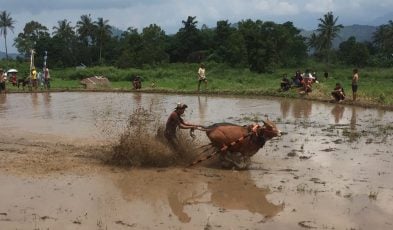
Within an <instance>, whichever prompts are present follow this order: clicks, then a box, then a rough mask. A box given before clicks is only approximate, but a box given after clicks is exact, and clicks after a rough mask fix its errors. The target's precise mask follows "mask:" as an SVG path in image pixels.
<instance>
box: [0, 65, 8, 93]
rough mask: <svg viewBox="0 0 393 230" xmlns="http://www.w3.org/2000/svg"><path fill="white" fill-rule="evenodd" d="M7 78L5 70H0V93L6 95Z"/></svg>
mask: <svg viewBox="0 0 393 230" xmlns="http://www.w3.org/2000/svg"><path fill="white" fill-rule="evenodd" d="M6 81H7V78H6V77H5V75H4V70H3V69H2V68H0V93H3V92H4V93H5V82H6Z"/></svg>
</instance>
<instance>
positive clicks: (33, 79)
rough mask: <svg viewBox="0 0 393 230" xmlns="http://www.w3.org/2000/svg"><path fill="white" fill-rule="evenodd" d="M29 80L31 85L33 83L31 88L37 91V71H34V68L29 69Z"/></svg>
mask: <svg viewBox="0 0 393 230" xmlns="http://www.w3.org/2000/svg"><path fill="white" fill-rule="evenodd" d="M31 80H32V83H33V87H34V88H35V89H37V87H38V82H37V81H38V80H37V71H36V70H35V68H34V67H33V69H31Z"/></svg>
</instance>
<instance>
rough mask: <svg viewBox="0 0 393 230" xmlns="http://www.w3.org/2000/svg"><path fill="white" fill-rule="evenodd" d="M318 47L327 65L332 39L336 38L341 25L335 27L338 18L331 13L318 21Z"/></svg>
mask: <svg viewBox="0 0 393 230" xmlns="http://www.w3.org/2000/svg"><path fill="white" fill-rule="evenodd" d="M318 20H319V21H320V23H319V24H318V29H317V31H318V43H317V44H318V46H319V49H320V51H324V52H326V57H327V63H328V65H329V53H330V50H331V48H332V44H333V39H334V38H335V37H337V36H338V33H339V32H340V30H341V28H343V25H341V24H339V25H336V23H337V20H338V17H336V18H334V16H333V13H332V12H328V13H327V14H325V15H324V16H323V18H319V19H318Z"/></svg>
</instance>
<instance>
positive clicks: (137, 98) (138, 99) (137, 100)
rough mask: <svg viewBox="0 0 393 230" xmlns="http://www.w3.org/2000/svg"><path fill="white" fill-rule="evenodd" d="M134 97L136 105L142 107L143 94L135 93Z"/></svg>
mask: <svg viewBox="0 0 393 230" xmlns="http://www.w3.org/2000/svg"><path fill="white" fill-rule="evenodd" d="M132 96H133V98H134V102H135V105H136V106H137V107H140V106H141V102H142V94H141V93H133V94H132Z"/></svg>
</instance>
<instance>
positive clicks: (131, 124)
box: [109, 107, 197, 167]
mask: <svg viewBox="0 0 393 230" xmlns="http://www.w3.org/2000/svg"><path fill="white" fill-rule="evenodd" d="M163 130H164V127H163V126H162V124H160V118H159V116H158V114H154V113H153V112H151V111H149V110H148V109H145V108H143V107H138V108H137V109H135V110H134V111H133V113H132V114H131V115H130V117H129V118H128V121H127V127H126V130H125V131H124V133H123V134H121V135H120V138H119V142H118V143H116V144H114V146H113V157H112V160H110V161H109V163H112V164H115V165H120V166H134V167H135V166H136V167H168V166H175V165H187V164H189V163H191V161H192V160H193V159H195V157H196V156H197V147H196V146H195V143H194V142H193V139H192V138H190V137H188V136H187V135H186V134H185V133H181V132H179V133H180V134H179V135H178V136H179V138H178V140H179V142H178V143H179V146H178V149H176V151H175V150H173V149H172V148H170V147H169V146H168V144H167V141H166V139H165V137H164V135H163Z"/></svg>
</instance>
